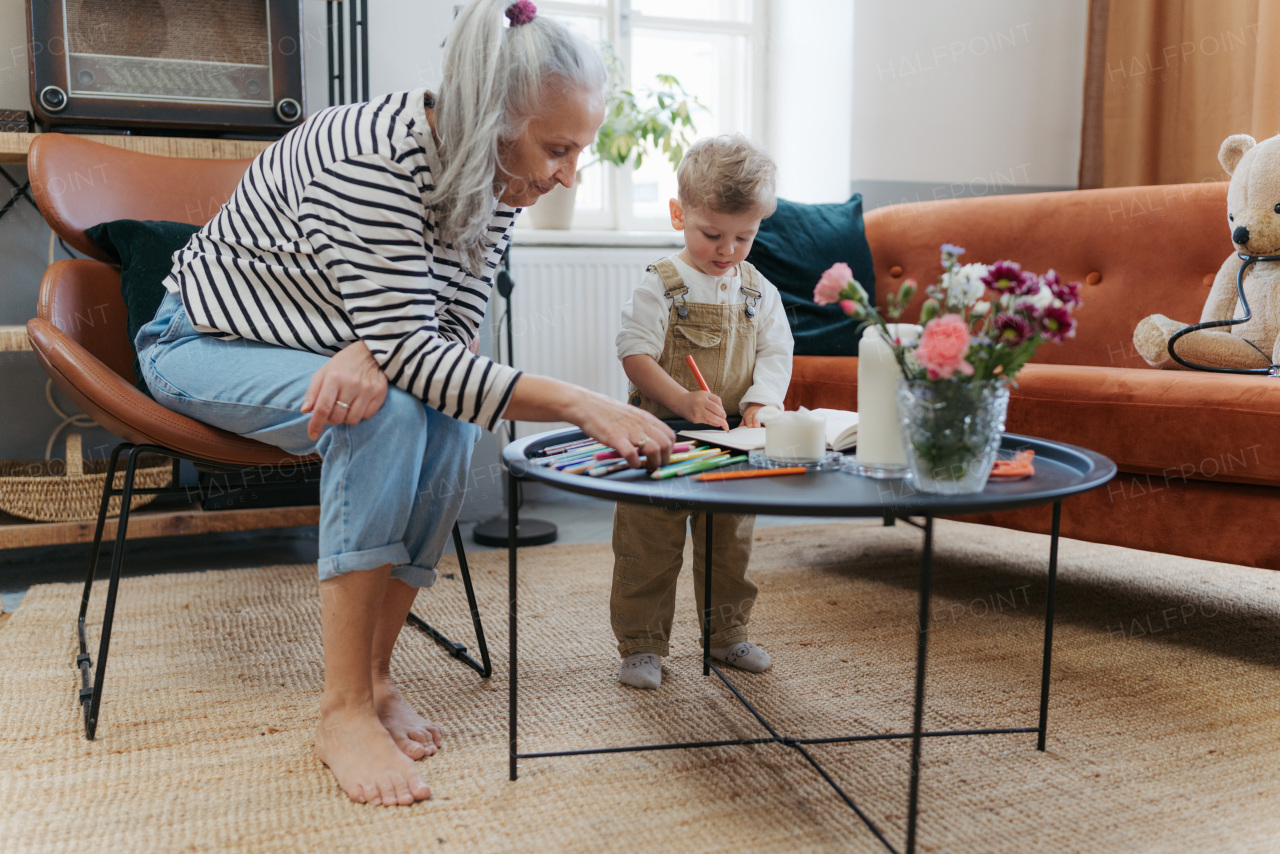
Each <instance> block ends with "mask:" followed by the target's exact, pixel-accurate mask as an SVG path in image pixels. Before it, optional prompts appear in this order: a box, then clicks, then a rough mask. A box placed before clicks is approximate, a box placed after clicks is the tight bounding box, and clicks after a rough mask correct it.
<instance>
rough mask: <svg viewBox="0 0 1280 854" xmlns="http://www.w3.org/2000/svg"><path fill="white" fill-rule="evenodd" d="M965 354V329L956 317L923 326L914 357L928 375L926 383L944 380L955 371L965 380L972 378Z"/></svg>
mask: <svg viewBox="0 0 1280 854" xmlns="http://www.w3.org/2000/svg"><path fill="white" fill-rule="evenodd" d="M968 353H969V325H968V324H967V323H965V322H964V318H963V317H961V316H960V315H958V314H944V315H942V316H941V317H937V318H934V319H933V320H931V321H929V323H928V324H927V325H926V326H925V328H924V334H923V335H921V336H920V346H919V347H917V348H916V350H915V357H916V358H917V359H919V360H920V364H921V365H922V366H923V367H924V369H925V370H926V371H927V372H928V374H929V379H931V380H939V379H941V380H947V379H951V376H952V375H953V374H954V373H955V372H956V371H959V372H960V373H962V374H964V375H965V376H966V377H971V376H973V365H970V364H969V363H968V362H966V361H965V358H964V357H965V356H966V355H968Z"/></svg>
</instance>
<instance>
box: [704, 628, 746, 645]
mask: <svg viewBox="0 0 1280 854" xmlns="http://www.w3.org/2000/svg"><path fill="white" fill-rule="evenodd" d="M746 639H747V627H746V626H730V627H729V628H727V629H721V630H720V631H718V632H712V633H711V646H712V648H713V649H723V648H725V647H726V646H733V645H734V644H735V643H737V642H738V641H744V640H746Z"/></svg>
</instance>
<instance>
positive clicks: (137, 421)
mask: <svg viewBox="0 0 1280 854" xmlns="http://www.w3.org/2000/svg"><path fill="white" fill-rule="evenodd" d="M250 162H251V161H249V160H194V159H179V158H170V157H158V156H155V155H150V154H141V153H138V152H134V151H128V150H125V149H122V148H116V147H114V146H110V145H103V144H101V143H97V142H93V141H91V140H87V139H82V138H79V137H75V136H68V135H65V134H57V133H46V134H40V135H39V136H38V137H36V139H35V141H34V142H33V143H32V144H31V149H30V152H29V154H28V158H27V166H28V170H29V177H30V180H31V190H32V193H33V194H34V196H35V200H36V204H37V205H38V206H39V207H40V212H41V213H42V214H43V215H44V218H45V219H46V220H47V221H48V222H49V225H50V226H51V227H52V228H53V230H54V232H55V233H57V234H58V236H59V237H61V238H62V239H63V240H64V241H66V242H67V243H68V244H69V245H70V246H71V247H72V248H74V249H76V250H78V251H80V252H82V253H84V254H85V255H88V256H89V258H88V259H73V260H68V261H56V262H54V263H53V264H51V265H50V266H49V268H48V269H47V270H46V271H45V274H44V278H43V279H42V280H41V283H40V304H39V310H38V316H37V317H35V318H32V319H31V320H30V321H28V322H27V335H28V336H29V337H30V339H31V344H32V347H33V349H34V350H35V354H36V358H37V359H38V360H39V361H40V364H41V366H42V367H44V369H45V371H47V372H48V374H49V376H50V377H52V378H53V382H54V384H55V385H56V386H57V387H58V388H59V389H60V390H61V391H62V392H63V393H64V394H66V395H67V397H69V398H70V399H71V400H72V401H74V402H75V404H76V405H77V406H79V407H80V409H81V410H82V411H84V412H85V413H86V414H87V415H89V416H90V417H91V418H93V419H94V420H95V421H96V422H98V424H100V425H102V426H103V427H105V428H107V429H108V430H110V431H111V432H112V433H114V434H116V435H117V436H119V437H120V438H121V439H123V440H124V441H123V442H121V443H120V444H119V445H117V446H116V448H115V449H114V450H113V451H112V453H111V459H110V463H109V466H108V469H107V480H106V486H105V488H104V489H103V494H102V504H101V506H100V509H99V512H98V524H97V528H96V530H95V532H94V539H93V551H92V553H91V555H90V559H89V571H88V574H87V577H86V578H85V586H84V593H83V595H82V597H81V602H80V615H79V619H78V623H77V630H78V633H79V638H80V653H79V655H78V656H77V657H76V665H77V667H79V669H80V673H81V683H82V687H81V689H80V693H79V696H80V702H81V705H82V706H83V707H84V716H85V736H86V737H87V738H89V739H92V738H93V737H94V732H95V730H96V728H97V721H98V707H99V704H100V702H101V699H102V686H103V678H104V676H105V673H106V664H107V652H108V649H109V646H110V640H111V622H112V616H113V614H114V612H115V601H116V594H117V590H118V588H119V580H120V570H121V565H122V563H123V559H124V551H125V543H126V536H127V531H128V526H129V503H130V500H131V498H132V496H133V495H135V494H142V493H148V494H150V493H153V492H171V493H180V492H184V491H185V490H183V489H182V488H181V487H179V486H177V484H176V478H175V483H174V484H171V485H170V486H169V487H166V488H162V489H159V490H142V489H134V487H133V479H134V472H135V470H136V467H137V463H138V459H139V457H140V456H141V455H142V454H162V455H164V456H167V457H170V458H171V459H172V460H173V461H174V471H175V474H176V472H177V469H178V461H179V460H184V459H185V460H190V461H192V462H193V463H195V464H196V466H197V467H198V468H201V469H203V470H208V471H220V472H226V471H239V470H243V469H250V468H261V467H274V466H281V465H287V466H289V468H290V470H296V471H299V472H302V473H308V472H309V473H311V474H312V475H313V476H314V475H315V474H316V473H318V471H319V463H320V459H319V457H316V456H311V457H296V456H292V455H290V454H287V453H285V452H284V451H282V450H281V449H280V448H277V447H274V446H272V445H266V444H263V443H261V442H256V441H253V440H252V439H246V438H243V437H241V436H237V435H235V434H233V433H228V432H226V431H224V430H219V429H217V428H214V427H210V426H209V425H207V424H202V423H200V422H199V421H194V420H192V419H190V418H186V417H184V416H181V415H178V414H177V413H174V412H171V411H170V410H168V409H165V408H164V407H163V406H161V405H160V404H158V403H156V402H155V401H153V400H152V399H151V398H149V397H147V396H146V395H145V394H143V393H142V392H140V391H138V389H137V388H135V387H134V385H133V383H134V379H135V378H134V374H133V360H134V355H135V354H134V350H133V342H132V341H130V340H129V337H128V334H127V332H126V329H127V325H126V310H125V304H124V299H123V297H122V295H121V291H120V270H119V268H118V267H117V266H115V264H114V263H112V259H111V258H110V257H109V256H108V255H107V254H106V253H104V252H103V251H102V249H101V248H99V247H98V245H97V244H96V243H94V242H93V241H92V240H90V239H89V238H88V236H86V234H85V229H87V228H89V227H91V226H93V225H97V224H98V223H102V222H109V221H111V220H116V219H138V220H169V221H174V222H185V223H190V224H192V225H202V224H204V223H205V222H207V221H208V220H209V219H211V218H212V216H213V215H214V214H215V213H216V212H217V211H218V208H219V207H220V206H221V205H222V204H223V203H224V202H225V201H226V200H227V199H229V198H230V197H231V194H232V192H234V190H235V188H236V185H237V184H238V183H239V182H240V179H241V177H243V175H244V173H245V170H246V169H248V167H249V164H250ZM122 455H123V456H124V457H125V464H124V483H123V488H116V486H115V482H116V473H117V471H118V468H119V462H120V458H121V456H122ZM115 496H120V497H121V502H122V503H121V508H120V520H119V524H118V526H117V529H116V541H115V546H114V548H113V550H112V556H111V579H110V583H109V586H108V589H107V602H106V610H105V613H104V616H103V622H102V637H101V641H100V643H99V647H98V661H97V668H96V673H94V675H93V676H92V678H91V677H90V670H91V669H92V668H93V664H92V659H91V657H90V656H89V654H88V646H87V641H86V636H85V617H86V613H87V610H88V606H89V595H90V592H91V589H92V585H93V581H94V577H95V575H96V573H97V567H98V554H99V550H100V548H101V544H102V532H103V526H104V524H105V521H106V516H107V509H108V505H109V502H110V499H111V498H112V497H115ZM453 539H454V545H455V547H456V549H457V552H458V561H459V565H460V568H461V570H462V577H463V581H464V583H465V586H466V592H467V601H468V604H469V605H470V608H471V614H472V621H473V624H474V626H475V629H476V636H477V641H478V644H479V647H480V653H481V657H482V659H483V664H481V663H479V662H476V661H475V660H474V659H473V658H471V657H470V656H469V655H467V652H466V649H467V648H466V646H464V645H462V644H459V643H454V642H452V641H450V640H449V639H448V638H446V637H444V635H442V634H440V633H439V632H438V631H436V630H435V629H433V628H432V627H431V626H429V625H427V624H426V623H425V622H423V621H422V620H421V619H420V618H418V617H417V616H416V615H414V614H410V615H409V617H410V622H411V623H413V624H414V625H416V626H417V627H418V628H420V629H422V630H423V631H426V632H427V633H428V634H430V635H431V636H432V637H433V638H435V639H436V640H437V641H440V642H441V643H443V644H444V645H445V648H446V649H447V650H448V651H449V653H450V654H451V655H453V656H454V657H455V658H459V659H461V660H463V661H464V662H465V663H466V664H468V666H470V667H472V668H473V669H474V670H476V671H477V672H478V673H480V675H481V677H482V678H487V677H488V676H489V675H490V673H491V667H490V662H489V652H488V648H487V646H486V644H485V640H484V632H483V629H482V628H481V625H480V616H479V612H478V610H477V608H476V601H475V593H474V591H473V589H472V586H471V577H470V573H469V572H468V570H467V563H466V556H465V554H464V552H463V548H462V537H461V532H460V530H459V529H458V526H457V525H454V530H453Z"/></svg>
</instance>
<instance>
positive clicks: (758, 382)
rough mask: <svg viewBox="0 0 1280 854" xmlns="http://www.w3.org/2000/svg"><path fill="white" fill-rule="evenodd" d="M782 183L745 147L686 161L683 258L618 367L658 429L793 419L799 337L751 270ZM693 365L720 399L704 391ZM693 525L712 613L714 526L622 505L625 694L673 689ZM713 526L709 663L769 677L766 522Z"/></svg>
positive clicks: (634, 300)
mask: <svg viewBox="0 0 1280 854" xmlns="http://www.w3.org/2000/svg"><path fill="white" fill-rule="evenodd" d="M776 175H777V167H775V166H774V164H773V161H772V160H770V159H769V156H768V155H766V154H765V153H764V152H762V151H760V150H759V149H757V148H756V147H755V146H753V145H752V144H751V143H750V142H748V141H747V140H746V139H745V138H744V137H742V136H739V135H733V136H719V137H714V138H709V139H702V140H699V141H698V142H696V143H695V144H694V145H693V147H691V148H690V149H689V151H688V152H687V153H686V154H685V156H684V159H683V160H682V161H681V162H680V168H679V169H678V170H677V171H676V178H677V182H678V187H679V189H678V193H679V198H677V199H672V200H671V225H672V227H673V228H675V229H676V230H677V231H683V232H684V239H685V248H684V249H683V250H682V251H681V252H679V253H678V254H676V255H672V256H670V257H667V258H663V259H662V260H661V261H659V262H657V263H656V264H652V265H650V266H649V268H648V274H647V275H646V276H645V278H644V280H643V281H641V282H640V285H639V286H638V287H637V288H636V290H635V293H634V294H632V297H631V301H630V302H628V303H627V304H626V306H624V307H623V309H622V330H621V331H620V332H619V333H618V338H617V346H618V358H619V359H621V360H622V367H623V370H624V371H625V372H626V374H627V378H628V379H629V380H630V381H631V393H630V402H631V403H632V404H633V405H635V406H639V407H641V408H642V409H645V410H647V411H648V412H652V413H653V414H654V415H657V416H658V417H659V418H674V417H679V418H686V419H688V420H689V421H693V422H695V423H699V424H714V425H716V426H720V427H725V428H727V427H728V422H727V420H726V417H727V413H728V412H741V413H742V423H743V424H744V425H745V426H748V427H758V426H759V423H760V422H759V418H758V413H759V410H760V408H761V407H763V406H767V405H773V406H777V407H779V408H780V407H781V406H782V401H783V397H784V396H785V395H786V392H787V386H788V385H789V384H790V383H791V350H792V339H791V328H790V326H789V325H788V323H787V317H786V314H785V312H784V311H783V308H782V298H781V297H780V296H779V294H778V290H777V288H775V287H774V286H773V285H771V284H769V282H767V281H766V280H765V279H764V278H763V277H762V276H761V275H760V274H759V273H758V272H757V271H756V269H755V268H754V267H752V266H751V265H750V264H748V263H747V262H746V261H745V260H743V259H744V258H746V256H747V253H748V252H749V251H751V244H752V242H753V241H754V240H755V236H756V231H757V230H758V229H759V228H760V221H761V220H762V219H764V218H765V217H767V216H769V215H770V214H772V213H773V211H774V209H775V208H776V207H777V199H776V197H775V195H774V187H775V183H776ZM689 355H692V356H693V358H694V361H695V362H696V363H697V365H698V368H699V370H700V371H701V372H702V375H703V377H704V378H705V379H706V381H707V385H708V386H709V387H710V389H711V391H709V392H706V391H702V390H701V389H700V387H699V386H698V383H697V381H696V380H695V379H694V377H693V373H692V372H691V371H690V370H689V367H688V365H687V364H686V362H685V357H686V356H689ZM690 519H691V520H692V535H693V571H694V578H695V579H696V580H697V583H696V584H694V589H695V591H696V595H697V601H698V613H699V614H701V613H702V608H703V607H704V604H703V602H702V592H703V587H702V582H701V579H702V577H703V567H704V565H705V564H704V560H705V550H706V528H705V525H706V514H705V513H700V512H692V511H688V510H666V509H663V508H660V507H648V506H644V505H639V504H627V503H622V502H619V503H618V505H617V508H616V510H615V512H614V523H613V555H614V564H613V591H612V595H611V596H610V600H609V611H610V621H611V623H612V624H613V631H614V634H615V635H616V636H617V638H618V652H619V653H621V654H622V658H623V662H622V669H621V671H620V673H619V674H618V681H620V682H622V683H623V684H624V685H631V686H633V687H636V688H657V687H658V686H660V685H661V684H662V660H661V659H662V657H663V656H665V655H667V654H668V652H669V647H668V640H669V638H670V634H671V621H672V617H673V616H674V614H675V598H676V578H677V577H678V576H679V575H680V568H681V565H682V564H683V562H684V538H685V526H686V523H687V522H688V521H689V520H690ZM713 527H714V533H713V537H714V541H713V548H714V558H713V565H712V573H713V578H712V599H713V601H712V603H711V656H712V657H713V658H715V659H716V660H718V661H723V662H725V663H727V664H731V665H733V666H735V667H739V668H742V669H743V670H749V671H751V672H753V673H760V672H762V671H764V670H768V669H769V665H770V663H771V662H770V659H769V654H768V653H767V652H765V651H764V650H763V649H761V648H760V647H758V646H756V645H755V644H753V643H751V641H749V640H747V620H748V619H749V618H750V616H751V607H752V605H754V604H755V598H756V585H755V584H754V583H752V581H751V580H750V579H749V578H747V562H748V560H750V558H751V535H752V530H753V528H754V527H755V516H753V515H737V514H728V513H717V514H716V518H715V525H714V526H713Z"/></svg>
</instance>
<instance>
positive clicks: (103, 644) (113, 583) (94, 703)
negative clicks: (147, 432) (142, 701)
mask: <svg viewBox="0 0 1280 854" xmlns="http://www.w3.org/2000/svg"><path fill="white" fill-rule="evenodd" d="M125 449H128V451H129V455H128V458H127V459H126V461H125V472H124V489H123V490H120V496H121V498H120V501H121V503H120V519H119V521H118V522H117V524H116V542H115V547H114V549H112V552H111V580H110V582H109V584H108V586H107V604H106V609H105V611H104V612H103V616H102V638H101V640H100V641H99V642H98V662H97V667H96V668H95V669H94V675H93V680H92V681H90V678H89V671H90V669H91V668H93V662H92V659H91V658H90V656H89V653H88V649H87V641H86V637H85V616H86V613H87V611H88V608H89V594H90V592H91V590H92V587H93V580H94V576H95V575H96V574H97V570H98V553H99V550H100V549H101V547H102V531H103V528H104V526H105V525H106V518H107V509H108V507H109V506H110V503H111V497H112V494H113V493H115V492H116V490H115V475H116V469H117V467H118V464H119V458H120V454H121V452H122V451H124V450H125ZM142 450H143V449H142V448H140V447H138V446H136V445H130V444H128V443H124V444H121V445H118V446H116V449H115V450H114V451H112V453H111V462H110V463H109V464H108V466H107V481H106V483H105V484H103V488H102V504H101V505H100V506H99V508H98V525H97V529H96V531H95V533H94V538H93V553H92V554H91V555H90V556H89V573H88V576H87V577H86V578H85V586H84V593H83V594H82V595H81V598H80V616H79V619H78V621H77V628H78V632H79V635H80V654H79V655H77V656H76V666H77V667H78V668H79V669H80V681H81V688H80V693H79V699H80V705H81V707H82V708H83V709H84V735H85V738H87V739H89V740H90V741H92V740H93V737H94V734H95V732H96V731H97V729H98V708H99V706H100V705H101V703H102V683H103V681H104V679H105V678H106V673H107V654H108V652H109V651H110V648H111V623H112V620H113V619H114V617H115V610H116V594H117V593H118V591H119V589H120V570H121V568H122V566H123V564H124V549H125V540H126V537H127V536H128V531H129V505H130V504H131V503H132V500H133V478H134V474H135V473H136V471H137V467H138V458H139V457H140V456H141V453H142Z"/></svg>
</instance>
